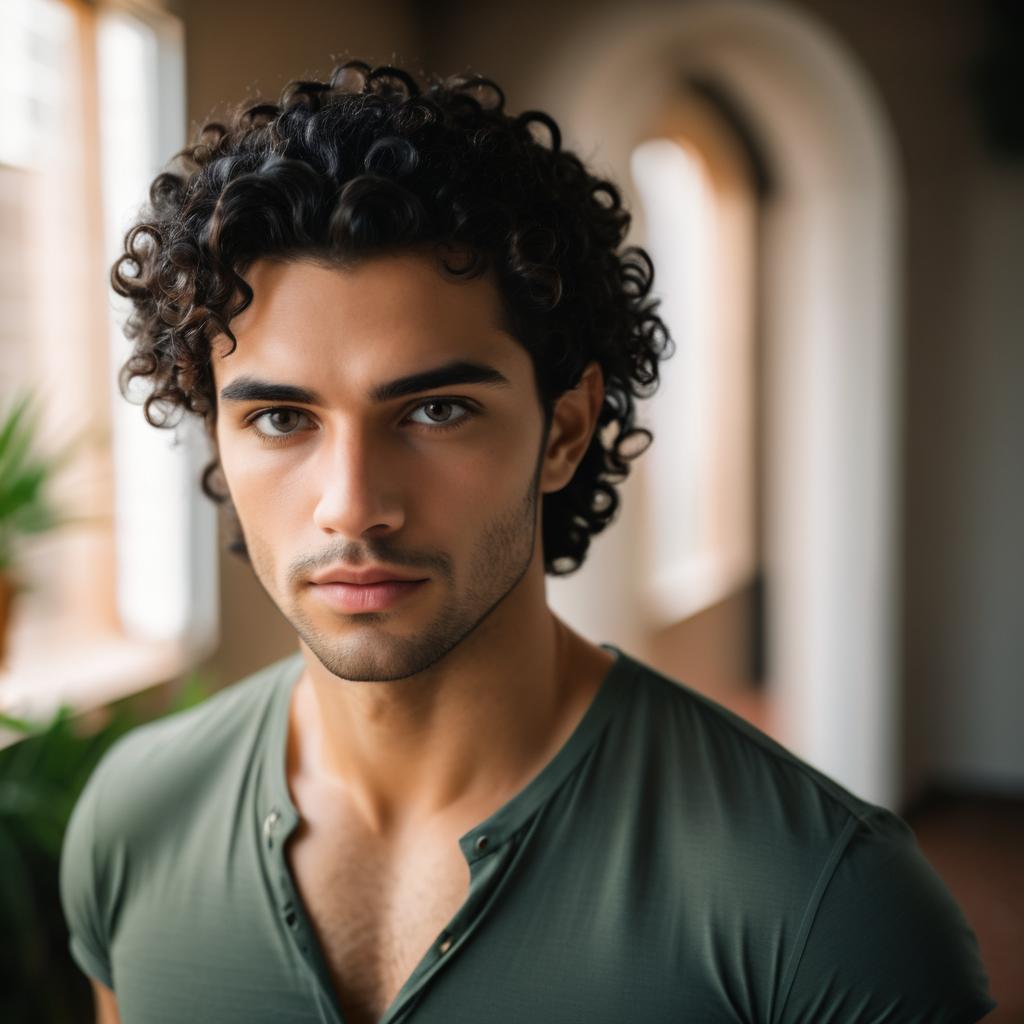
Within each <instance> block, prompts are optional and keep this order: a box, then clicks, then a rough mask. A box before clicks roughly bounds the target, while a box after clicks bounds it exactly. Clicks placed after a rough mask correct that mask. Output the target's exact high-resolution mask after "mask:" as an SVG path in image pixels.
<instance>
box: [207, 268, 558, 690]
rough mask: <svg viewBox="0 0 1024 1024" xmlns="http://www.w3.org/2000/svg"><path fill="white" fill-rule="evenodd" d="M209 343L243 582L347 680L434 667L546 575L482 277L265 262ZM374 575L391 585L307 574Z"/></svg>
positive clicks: (522, 388) (510, 355) (515, 346)
mask: <svg viewBox="0 0 1024 1024" xmlns="http://www.w3.org/2000/svg"><path fill="white" fill-rule="evenodd" d="M245 277H246V279H247V280H248V282H249V283H250V285H251V286H252V288H253V292H254V299H253V302H252V304H251V305H250V306H249V307H248V308H247V309H246V310H245V311H244V312H243V313H242V314H241V315H240V316H238V317H236V318H235V320H233V321H232V323H231V328H232V330H233V332H234V333H235V335H236V337H237V339H238V345H237V348H236V349H235V350H234V352H231V353H230V354H227V353H228V350H229V348H230V343H229V340H228V339H227V338H226V337H224V336H221V337H219V338H218V339H216V341H215V344H214V352H213V376H214V382H215V386H216V389H217V394H218V415H217V424H216V441H217V446H218V450H219V455H220V461H221V466H222V469H223V473H224V478H225V480H226V482H227V485H228V489H229V491H230V494H231V499H232V502H233V504H234V507H235V510H236V512H237V514H238V519H239V523H240V525H241V528H242V532H243V534H244V537H245V541H246V546H247V548H248V552H249V556H250V559H251V562H252V566H253V569H254V571H255V573H256V575H257V577H258V578H259V580H260V582H261V583H262V585H263V587H264V588H265V589H266V591H267V593H268V594H269V595H270V597H271V598H272V599H273V601H274V602H275V604H276V605H277V606H278V607H279V608H280V610H281V612H282V613H283V614H284V615H285V617H286V618H287V619H288V620H289V622H291V624H292V626H293V627H294V628H295V630H296V632H297V633H298V635H299V636H300V637H301V638H302V640H303V641H304V642H305V644H306V645H307V646H308V647H309V649H310V650H311V651H312V652H313V653H314V654H315V656H316V657H317V658H318V659H319V661H320V662H321V663H322V664H323V665H324V666H325V667H326V668H327V669H328V670H329V671H330V672H332V673H333V674H334V675H336V676H339V677H341V678H344V679H353V680H377V681H383V680H391V679H400V678H404V677H406V676H409V675H412V674H414V673H416V672H419V671H422V670H423V669H425V668H427V667H429V666H430V665H432V664H434V663H435V662H436V661H438V660H439V659H441V658H443V657H444V656H445V655H446V654H447V653H448V652H449V651H451V650H452V649H453V648H454V647H455V646H456V645H458V644H459V643H460V642H462V641H464V640H465V639H466V638H467V637H468V636H470V635H471V634H473V632H474V630H476V629H477V627H478V626H479V625H480V624H481V623H482V622H483V621H484V619H485V618H486V617H487V616H488V615H489V614H490V613H491V612H492V611H493V610H494V609H496V608H498V607H499V606H500V605H501V603H502V602H503V601H504V600H506V598H507V597H508V595H509V594H510V593H512V592H513V591H514V590H515V588H516V587H517V585H519V584H520V581H521V580H522V579H523V578H524V576H525V575H526V574H527V572H528V571H530V570H531V566H532V567H533V571H535V572H536V571H540V572H541V575H542V573H543V569H542V556H541V550H540V537H539V534H540V530H539V522H540V518H539V498H538V491H539V490H540V489H541V487H542V486H543V480H544V477H543V475H542V473H543V468H544V466H543V459H542V458H541V456H542V450H543V446H542V442H543V440H544V438H543V437H542V435H543V415H542V410H541V406H540V400H539V397H538V395H537V392H536V386H535V383H534V378H533V368H532V364H531V361H530V357H529V355H528V353H527V352H526V350H525V349H524V348H523V347H522V346H521V345H520V344H519V343H518V342H517V341H516V340H515V339H514V338H513V337H511V336H510V335H509V334H508V333H506V331H505V330H504V329H503V327H502V325H501V306H500V299H499V293H498V290H497V288H496V286H495V285H494V283H493V281H492V280H491V279H490V278H489V277H481V278H476V279H474V280H471V281H455V280H451V279H449V278H448V277H446V276H444V275H442V273H441V272H440V271H439V269H438V267H437V264H436V262H435V260H434V259H433V258H432V257H430V256H420V255H401V256H388V257H380V258H375V259H372V260H369V261H367V262H364V263H362V264H360V265H358V266H356V267H354V268H351V269H344V270H342V269H337V268H327V267H324V266H321V265H318V264H314V263H311V262H289V263H277V262H271V261H260V262H257V263H256V264H254V265H253V266H252V267H250V268H249V270H248V272H247V273H246V274H245ZM376 569H380V570H382V573H381V574H382V575H384V576H387V575H388V574H390V575H391V576H392V577H393V578H403V579H405V580H408V581H418V582H407V583H406V584H405V585H404V586H395V585H392V584H386V583H385V584H380V585H377V586H372V587H371V586H360V585H358V584H348V585H345V584H338V583H334V584H330V583H326V582H319V583H318V582H314V577H316V578H319V579H322V578H323V577H324V576H325V575H336V574H337V572H342V573H344V572H347V573H350V574H358V573H366V572H367V571H369V570H376Z"/></svg>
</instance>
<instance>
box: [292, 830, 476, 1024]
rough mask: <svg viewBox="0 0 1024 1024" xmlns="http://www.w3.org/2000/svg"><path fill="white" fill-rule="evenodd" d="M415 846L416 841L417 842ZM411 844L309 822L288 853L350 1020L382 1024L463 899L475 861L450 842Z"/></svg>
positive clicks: (356, 1023) (351, 1023) (453, 840)
mask: <svg viewBox="0 0 1024 1024" xmlns="http://www.w3.org/2000/svg"><path fill="white" fill-rule="evenodd" d="M414 846H415V849H413V848H412V847H414ZM409 847H410V848H409V849H406V850H402V849H397V850H396V849H393V848H386V847H385V846H383V845H382V844H381V843H379V842H378V841H374V840H373V839H367V838H366V837H361V836H359V835H352V834H346V833H344V832H339V831H338V830H337V829H332V830H331V831H330V832H329V833H328V832H326V831H324V832H321V833H319V834H318V832H317V830H316V829H315V828H311V827H309V825H308V824H307V823H305V822H303V823H302V824H300V826H299V829H298V830H297V832H296V833H295V835H294V836H293V837H292V839H291V840H290V841H289V844H288V848H287V853H288V859H289V862H290V866H291V869H292V875H293V877H294V879H295V883H296V886H297V888H298V890H299V894H300V896H301V897H302V901H303V905H304V906H305V908H306V910H307V913H308V915H309V917H310V920H311V923H312V925H313V928H314V930H315V932H316V935H317V938H318V940H319V942H320V947H321V949H322V951H323V953H324V957H325V959H326V961H327V965H328V968H329V970H330V972H331V979H332V982H333V984H334V991H335V994H336V996H337V998H338V1001H339V1004H340V1006H341V1009H342V1013H343V1014H344V1017H345V1021H346V1024H375V1022H376V1021H378V1020H379V1019H380V1018H381V1016H382V1015H383V1013H384V1011H385V1010H386V1009H387V1007H388V1006H389V1005H390V1004H391V1003H392V1002H393V1001H394V998H395V996H396V995H397V994H398V991H399V989H400V988H401V987H402V985H403V984H404V983H405V981H406V980H407V979H408V977H409V975H410V974H411V973H412V971H413V969H414V968H415V967H416V965H417V964H418V963H419V961H420V960H421V959H422V957H423V955H424V953H426V951H427V949H428V948H429V947H430V945H431V944H432V943H433V942H434V941H435V940H437V938H438V936H439V934H440V933H441V931H442V930H443V928H444V927H445V925H446V924H448V922H449V921H450V920H451V918H452V917H453V916H454V914H455V913H456V911H457V910H458V909H459V907H461V906H462V904H463V902H464V901H465V899H466V895H467V893H468V890H469V869H468V867H467V865H466V862H465V859H464V858H463V856H462V853H461V851H460V849H459V847H458V843H457V839H456V838H455V837H453V838H451V840H450V842H440V841H438V840H436V839H435V840H424V841H422V842H419V841H417V842H415V843H412V842H410V844H409Z"/></svg>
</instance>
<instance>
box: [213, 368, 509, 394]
mask: <svg viewBox="0 0 1024 1024" xmlns="http://www.w3.org/2000/svg"><path fill="white" fill-rule="evenodd" d="M452 384H487V385H489V386H490V387H511V382H510V381H509V379H508V378H507V377H506V376H505V375H504V374H503V373H501V372H500V371H499V370H497V369H495V368H494V367H493V366H488V365H487V364H485V363H473V362H467V361H466V360H456V361H454V362H450V363H444V364H443V365H442V366H435V367H434V368H433V369H430V370H423V371H422V372H421V373H412V374H409V375H408V376H407V377H398V378H396V379H395V380H389V381H387V382H385V383H384V384H378V385H376V386H375V387H373V388H371V390H370V392H369V397H370V401H372V402H389V401H391V400H392V399H395V398H404V397H405V396H406V395H416V394H419V393H420V392H421V391H432V390H433V389H434V388H440V387H448V386H449V385H452ZM220 397H221V400H222V401H225V402H257V401H258V402H298V403H300V404H302V405H325V404H326V403H325V402H324V400H323V399H322V398H321V396H320V393H319V392H318V391H314V390H312V389H310V388H304V387H299V386H298V385H296V384H277V383H275V382H273V381H269V380H261V379H260V378H258V377H253V376H251V375H249V374H242V376H240V377H236V378H235V379H234V380H233V381H232V382H231V383H230V384H227V385H226V386H225V387H224V388H223V389H222V390H221V392H220Z"/></svg>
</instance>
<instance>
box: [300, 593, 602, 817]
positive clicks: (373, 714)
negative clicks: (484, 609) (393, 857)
mask: <svg viewBox="0 0 1024 1024" xmlns="http://www.w3.org/2000/svg"><path fill="white" fill-rule="evenodd" d="M521 583H522V584H524V586H523V587H522V588H518V587H517V588H516V590H515V591H513V592H512V593H510V594H509V595H507V598H506V600H505V601H503V602H502V604H501V605H500V606H499V607H498V608H496V609H494V611H493V612H492V614H491V615H489V616H488V617H487V619H485V620H484V622H482V623H481V624H480V625H479V626H478V627H477V628H476V629H475V630H474V631H473V633H472V634H471V635H470V636H468V637H467V638H465V639H464V640H463V641H462V642H461V643H459V644H458V645H457V646H456V647H455V648H453V649H452V650H451V651H450V652H449V653H448V654H447V655H446V656H445V657H444V658H442V659H441V660H440V661H438V662H437V663H435V664H434V665H432V666H430V668H429V669H427V670H425V671H424V672H422V673H417V674H416V675H414V676H409V677H407V678H405V679H400V680H394V681H391V682H383V683H365V682H352V681H348V680H344V679H339V678H338V677H337V676H334V675H333V674H331V673H330V672H328V671H327V670H326V669H325V668H324V666H323V665H322V664H321V663H320V662H319V660H318V659H317V658H316V657H315V655H313V653H312V652H311V651H310V650H309V648H308V647H306V646H305V644H302V645H301V649H302V654H303V658H304V660H305V663H306V667H305V670H304V672H303V674H302V676H301V677H300V679H299V680H298V681H297V683H296V686H295V690H294V692H293V697H292V709H291V727H290V730H289V732H290V736H289V748H290V749H289V772H290V773H291V774H292V775H293V777H300V778H301V779H302V780H303V782H304V784H305V785H307V786H308V785H313V786H315V787H316V788H317V790H318V792H320V793H321V794H330V795H327V796H326V797H325V798H326V799H336V800H338V801H341V802H344V803H345V804H346V805H347V806H348V808H349V809H350V810H351V811H353V812H354V813H356V814H357V815H358V817H359V818H360V819H361V820H362V821H363V822H364V824H365V826H366V827H367V828H368V829H370V830H371V831H372V832H374V833H376V834H378V835H389V834H395V833H397V832H398V831H399V830H401V829H404V828H405V827H407V826H409V825H420V824H422V823H423V822H425V821H427V820H437V819H439V818H443V817H446V816H450V817H452V819H453V820H454V819H460V818H462V817H465V816H466V815H468V817H469V819H472V820H478V819H479V817H481V816H483V814H485V813H487V812H488V810H493V809H497V807H499V806H501V804H502V803H504V802H505V801H506V800H507V799H509V798H510V797H511V796H512V795H514V794H515V793H516V792H518V791H519V789H521V788H522V786H523V785H525V783H526V782H528V781H529V779H530V778H531V777H532V776H533V775H534V774H536V772H537V771H538V770H539V769H540V768H541V767H543V765H544V764H546V763H547V761H548V760H550V758H551V757H552V756H554V754H555V753H556V752H557V750H558V749H559V748H560V747H561V746H562V744H563V743H564V742H565V740H566V739H568V736H569V735H570V734H571V732H572V730H573V729H574V728H575V726H576V724H577V723H578V722H579V719H580V718H581V717H582V716H583V714H584V712H585V711H586V709H587V707H589V705H590V702H591V700H592V699H593V696H594V694H595V693H596V690H597V688H598V687H599V686H600V683H601V681H602V680H603V678H604V676H605V674H606V673H607V670H608V668H609V666H610V664H611V662H612V660H613V658H612V656H611V655H609V654H608V653H607V652H605V651H603V650H601V649H600V648H598V647H595V646H594V645H592V644H589V643H588V642H586V641H585V640H583V639H582V638H581V637H579V636H578V635H577V634H575V633H574V632H573V631H572V630H571V629H569V627H568V626H566V625H565V624H564V623H563V622H561V620H559V619H558V618H557V617H556V616H555V615H554V614H553V613H552V612H551V611H550V609H549V608H548V607H547V603H546V601H545V599H544V581H543V576H541V577H540V578H539V580H537V579H533V580H531V578H530V575H529V574H528V576H526V577H524V579H523V580H522V581H521ZM538 588H539V595H538V593H537V590H538ZM538 597H539V599H538ZM481 808H483V810H481Z"/></svg>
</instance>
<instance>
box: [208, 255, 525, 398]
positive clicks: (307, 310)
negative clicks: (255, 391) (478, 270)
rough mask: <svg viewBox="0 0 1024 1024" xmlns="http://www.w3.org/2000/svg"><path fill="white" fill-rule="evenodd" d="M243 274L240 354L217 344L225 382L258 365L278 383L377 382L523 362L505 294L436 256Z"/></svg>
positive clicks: (262, 264) (219, 374)
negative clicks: (406, 373)
mask: <svg viewBox="0 0 1024 1024" xmlns="http://www.w3.org/2000/svg"><path fill="white" fill-rule="evenodd" d="M243 276H244V277H245V279H246V280H247V281H248V282H249V285H250V286H251V287H252V289H253V299H252V302H251V303H250V305H249V306H248V307H247V308H246V309H245V310H244V311H243V312H242V313H241V314H239V315H238V316H237V317H235V318H234V319H233V320H232V321H231V329H232V331H233V332H234V334H235V336H236V338H237V339H238V345H237V347H236V348H235V351H234V352H231V353H230V354H228V353H229V350H230V348H231V345H230V342H229V340H228V339H227V337H226V336H224V335H221V336H219V337H218V338H217V339H215V341H214V345H213V372H214V377H215V379H216V380H217V381H218V383H222V382H223V381H225V380H228V379H230V378H231V377H233V376H235V375H237V374H238V373H241V372H243V371H244V372H252V371H253V370H254V369H255V368H256V367H259V369H260V372H261V373H263V374H275V375H276V376H277V378H281V379H283V378H286V377H295V376H296V375H302V376H304V377H305V376H309V375H315V376H317V377H318V378H319V379H320V382H321V383H323V384H324V386H327V384H329V383H330V382H332V381H333V380H334V375H335V374H337V375H338V382H340V380H341V378H342V377H344V379H345V380H348V381H354V380H360V381H362V382H370V381H371V380H373V379H374V378H376V377H379V376H382V375H389V376H394V375H395V372H394V371H400V370H403V369H409V370H412V371H415V370H416V369H418V368H420V367H421V366H422V365H424V364H428V363H429V364H436V363H438V362H441V361H444V360H445V359H447V358H452V359H454V358H467V357H474V358H484V357H486V358H490V359H492V360H501V361H503V362H506V363H508V362H509V361H511V362H512V363H516V362H519V363H520V364H522V360H525V361H526V365H527V366H528V364H529V357H528V355H527V353H526V352H525V350H524V349H523V348H522V346H520V345H519V344H518V342H516V340H515V339H514V338H513V337H512V335H511V334H510V333H509V332H508V329H507V326H506V324H505V317H504V307H503V304H502V301H501V295H500V292H499V290H498V288H497V285H496V284H495V283H494V280H493V278H492V277H491V276H490V275H489V274H485V275H482V276H480V277H476V278H471V279H458V278H455V279H453V278H452V277H450V276H448V275H446V274H444V273H443V272H442V270H441V269H440V266H439V264H438V262H437V258H436V257H435V256H433V255H429V254H427V255H420V254H401V255H389V256H381V257H376V258H373V259H368V260H365V261H363V262H360V263H358V264H356V265H354V266H351V267H345V268H340V267H333V266H326V265H323V264H319V263H314V262H311V261H302V260H300V261H289V262H279V261H273V260H259V261H257V262H256V263H254V264H253V265H252V266H251V267H250V268H249V269H248V270H247V271H246V272H245V273H244V274H243Z"/></svg>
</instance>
